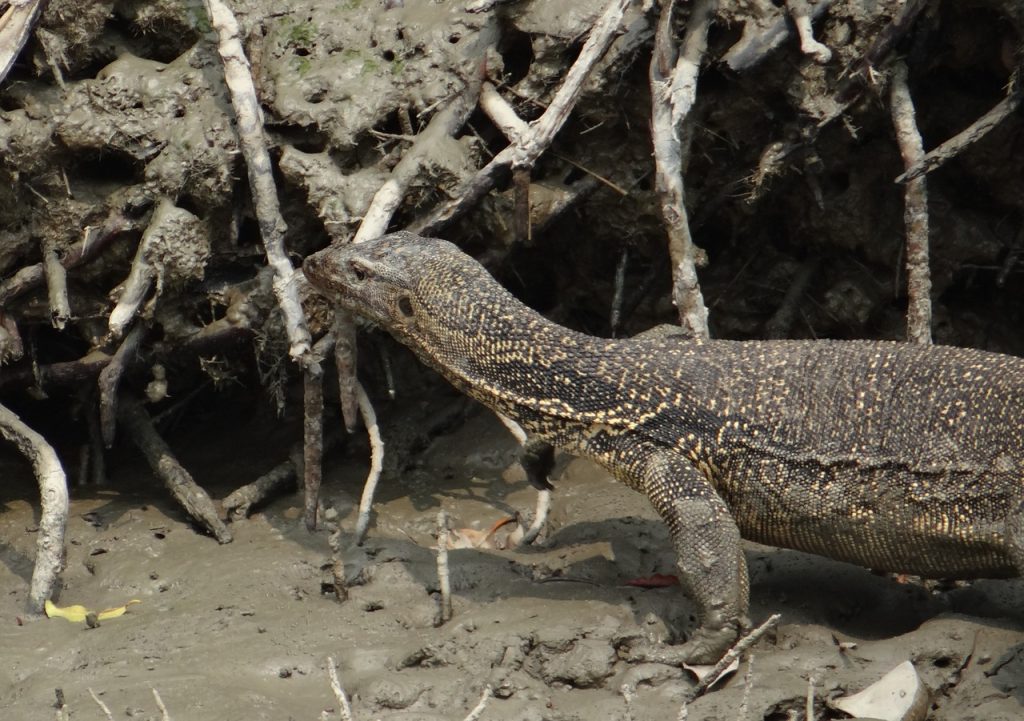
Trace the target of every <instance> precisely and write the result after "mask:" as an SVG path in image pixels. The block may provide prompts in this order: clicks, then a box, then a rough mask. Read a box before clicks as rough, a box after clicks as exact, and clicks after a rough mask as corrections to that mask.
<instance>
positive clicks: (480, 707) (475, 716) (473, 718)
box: [462, 684, 494, 721]
mask: <svg viewBox="0 0 1024 721" xmlns="http://www.w3.org/2000/svg"><path fill="white" fill-rule="evenodd" d="M492 695H494V690H493V689H492V688H491V686H490V684H488V685H487V686H484V692H483V694H481V696H480V700H479V701H477V703H476V706H474V707H473V709H472V710H471V711H470V712H469V713H468V714H466V718H464V719H463V720H462V721H478V720H479V718H480V717H481V716H483V714H484V709H486V708H487V702H488V701H490V700H491V696H492Z"/></svg>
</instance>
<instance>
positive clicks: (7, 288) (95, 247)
mask: <svg viewBox="0 0 1024 721" xmlns="http://www.w3.org/2000/svg"><path fill="white" fill-rule="evenodd" d="M131 227H132V224H131V223H130V222H129V221H128V219H127V218H125V217H124V214H123V213H122V212H121V210H120V209H118V210H112V211H110V214H109V215H108V216H107V218H106V220H104V221H103V224H102V225H100V226H99V227H98V228H94V227H91V226H88V227H86V228H85V230H84V231H83V233H82V240H80V241H79V242H78V243H76V244H75V245H73V246H72V247H71V248H70V249H69V250H68V252H67V253H66V254H65V255H64V257H63V258H61V259H60V264H61V265H62V266H64V268H65V270H71V269H72V268H74V267H76V266H79V265H82V264H83V263H88V262H89V261H91V260H93V259H94V258H96V257H97V256H98V255H99V254H100V252H101V251H102V250H103V249H104V248H106V247H107V246H108V245H109V244H110V242H111V241H112V240H114V239H115V238H116V237H117V236H118V235H120V234H121V233H123V232H124V231H126V230H128V229H130V228H131ZM45 280H46V271H45V270H44V267H43V263H36V264H34V265H28V266H25V267H24V268H21V269H20V270H19V271H18V272H17V273H15V274H14V275H13V276H11V277H10V278H8V279H7V280H5V281H4V282H3V283H0V306H4V305H7V304H8V303H9V302H10V301H11V300H13V299H14V298H16V297H18V296H19V295H22V294H24V293H27V292H29V291H30V290H34V289H36V288H38V287H39V286H41V285H42V284H43V283H44V282H45Z"/></svg>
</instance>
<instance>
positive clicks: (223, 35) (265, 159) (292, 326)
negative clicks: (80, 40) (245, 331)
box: [206, 0, 312, 362]
mask: <svg viewBox="0 0 1024 721" xmlns="http://www.w3.org/2000/svg"><path fill="white" fill-rule="evenodd" d="M206 10H207V12H208V13H209V14H210V23H211V25H212V26H213V28H214V30H216V31H217V36H218V38H219V41H220V44H219V45H218V48H217V49H218V51H219V52H220V57H221V60H222V61H223V63H224V81H225V83H226V84H227V86H228V91H229V92H230V94H231V105H232V107H233V108H234V110H235V118H236V120H237V129H238V142H239V145H240V146H241V148H242V155H243V156H244V157H245V165H246V168H247V169H248V171H249V187H250V188H251V190H252V199H253V206H254V209H255V211H256V219H257V221H258V222H259V226H260V235H261V236H262V237H263V247H264V248H265V249H266V253H267V261H268V262H269V263H270V265H271V267H273V269H274V294H275V295H276V296H277V302H278V305H280V306H281V312H282V313H283V315H284V321H285V328H286V330H287V333H288V340H289V343H290V348H289V350H288V353H289V355H291V357H292V358H294V359H296V360H299V361H301V362H305V358H306V356H307V355H308V354H309V350H310V346H311V344H312V339H311V338H310V335H309V330H308V329H307V327H306V316H305V314H304V313H303V311H302V303H301V302H300V301H299V294H298V291H297V289H296V286H295V283H294V276H295V274H296V272H297V271H296V270H295V268H293V267H292V263H291V261H290V260H288V255H287V253H286V252H285V249H284V232H285V230H286V226H285V222H284V218H282V217H281V208H280V205H279V204H278V200H277V188H276V187H275V185H274V175H273V172H272V170H271V167H270V154H269V153H268V152H267V142H266V138H265V137H264V133H263V120H262V116H261V113H260V106H259V101H258V100H257V99H256V88H255V86H254V85H253V81H252V74H251V72H250V69H249V61H248V60H247V59H246V57H245V51H244V50H243V49H242V42H241V39H240V36H241V31H240V29H239V27H238V21H237V20H235V16H234V14H232V12H231V10H230V8H228V6H227V5H226V4H225V3H224V2H222V0H206Z"/></svg>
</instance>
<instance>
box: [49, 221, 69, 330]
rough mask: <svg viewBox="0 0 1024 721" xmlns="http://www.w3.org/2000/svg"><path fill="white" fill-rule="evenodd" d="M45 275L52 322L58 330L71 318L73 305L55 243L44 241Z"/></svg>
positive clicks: (64, 270) (65, 271)
mask: <svg viewBox="0 0 1024 721" xmlns="http://www.w3.org/2000/svg"><path fill="white" fill-rule="evenodd" d="M42 245H43V275H44V276H45V277H46V288H47V291H48V297H49V301H50V321H51V322H52V323H53V327H54V328H56V329H57V330H64V326H65V325H66V324H67V322H68V320H69V319H70V318H71V304H70V303H69V302H68V277H67V269H66V268H65V267H64V266H63V265H61V262H60V258H58V257H57V250H56V249H55V248H54V247H53V242H52V241H49V240H44V241H43V244H42Z"/></svg>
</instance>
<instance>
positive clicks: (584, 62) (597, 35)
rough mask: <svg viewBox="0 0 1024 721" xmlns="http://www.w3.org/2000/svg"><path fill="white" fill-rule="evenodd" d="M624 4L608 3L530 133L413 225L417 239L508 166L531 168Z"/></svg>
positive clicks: (622, 0)
mask: <svg viewBox="0 0 1024 721" xmlns="http://www.w3.org/2000/svg"><path fill="white" fill-rule="evenodd" d="M628 4H629V0H610V2H609V3H608V5H607V6H606V7H605V9H604V12H603V13H602V14H601V16H600V17H599V18H598V20H597V21H596V22H595V23H594V26H593V28H592V29H591V31H590V35H589V36H588V37H587V41H586V42H585V43H584V44H583V49H582V50H581V51H580V54H579V57H577V59H576V62H575V63H573V66H572V67H571V68H570V69H569V71H568V72H567V73H566V75H565V80H564V81H563V82H562V85H561V87H560V88H559V89H558V91H557V92H556V93H555V97H554V98H553V99H552V101H551V103H550V105H549V106H548V109H547V110H546V111H545V112H544V114H543V115H542V116H541V117H540V118H539V119H538V120H537V121H536V122H534V123H533V124H532V125H531V126H530V133H529V134H528V135H526V136H524V137H521V138H520V140H519V142H516V143H512V144H511V145H509V146H508V147H507V148H505V149H504V150H502V151H501V152H500V153H498V154H497V155H496V156H494V158H493V159H492V160H491V161H490V162H489V163H488V164H487V165H485V166H484V167H483V168H481V169H480V170H479V171H477V174H476V175H475V176H473V178H472V179H471V180H470V181H469V182H468V183H467V184H466V187H465V188H464V189H463V191H462V193H460V194H459V196H458V197H456V198H454V199H453V200H451V201H449V202H448V203H445V204H444V205H442V206H441V207H440V208H438V209H436V210H435V211H434V212H433V213H431V214H430V215H429V216H428V217H427V218H425V219H423V220H421V221H418V222H416V223H414V224H413V225H412V226H411V228H410V230H413V231H415V232H417V233H419V234H421V235H431V234H434V233H437V232H438V231H440V230H441V229H442V228H444V227H445V226H446V225H447V224H448V223H450V222H451V221H452V220H454V219H455V218H456V217H458V216H460V215H462V214H463V213H464V212H466V211H467V210H468V209H469V208H470V207H472V206H473V205H474V204H475V203H476V202H477V201H478V200H479V199H480V198H481V197H483V196H484V194H486V193H487V192H488V191H489V190H490V189H491V188H493V187H494V183H495V182H496V180H497V177H498V174H499V172H500V171H502V170H504V169H505V168H506V167H508V166H512V168H513V169H515V168H531V167H533V164H534V163H535V162H536V160H537V158H538V157H540V155H541V153H543V152H544V150H545V149H546V148H547V147H548V145H550V144H551V141H552V139H553V138H554V136H555V134H556V133H557V132H558V130H559V129H560V128H561V127H562V124H563V123H564V122H565V120H566V118H568V116H569V112H570V111H571V110H572V108H573V106H574V105H575V103H576V100H577V99H578V98H579V94H580V92H581V91H582V89H583V84H584V83H585V82H586V80H587V78H588V77H589V76H590V71H591V70H592V69H593V67H594V65H595V63H597V61H598V59H600V57H601V56H602V55H603V54H604V52H605V50H607V49H608V46H609V45H611V42H612V39H613V38H614V35H615V32H616V31H617V30H618V27H619V23H620V22H621V20H622V15H623V12H625V8H626V6H627V5H628Z"/></svg>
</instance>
